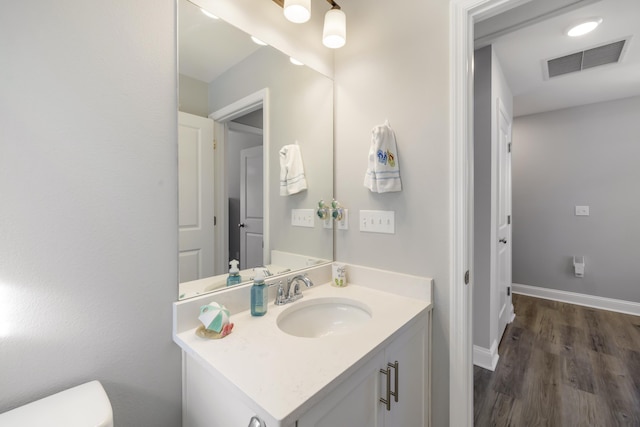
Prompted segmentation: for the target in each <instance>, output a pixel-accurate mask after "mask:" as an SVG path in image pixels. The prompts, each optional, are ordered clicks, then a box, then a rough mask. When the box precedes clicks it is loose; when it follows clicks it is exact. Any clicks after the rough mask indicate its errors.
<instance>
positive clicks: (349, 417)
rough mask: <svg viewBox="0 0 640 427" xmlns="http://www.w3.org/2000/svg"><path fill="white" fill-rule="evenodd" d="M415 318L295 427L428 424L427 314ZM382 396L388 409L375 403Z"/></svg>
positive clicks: (374, 426)
mask: <svg viewBox="0 0 640 427" xmlns="http://www.w3.org/2000/svg"><path fill="white" fill-rule="evenodd" d="M416 320H417V321H416V322H415V323H414V324H413V325H412V326H411V327H410V328H409V329H408V330H406V331H405V332H403V333H402V334H400V335H399V336H398V337H397V338H395V339H394V340H393V341H392V342H391V343H390V344H389V345H388V346H387V347H386V348H384V349H383V350H380V351H379V352H378V353H376V354H375V355H374V356H373V357H372V358H371V359H370V360H369V361H367V363H366V364H365V365H364V366H363V367H361V368H360V369H359V370H358V371H356V372H355V373H354V374H352V375H351V376H350V377H349V378H347V379H346V380H344V381H343V382H342V383H341V384H340V385H339V386H338V387H337V388H336V389H335V390H334V391H333V392H331V394H330V395H329V396H327V397H326V398H324V400H322V401H320V402H319V403H318V404H316V405H315V406H314V407H312V408H311V409H310V410H309V411H307V412H306V413H305V414H304V415H303V416H302V417H300V419H299V420H298V423H297V427H335V426H349V427H399V426H402V427H425V426H429V425H430V412H431V411H430V406H429V401H430V399H429V393H430V388H431V386H430V369H429V367H430V360H429V350H430V339H429V331H430V326H429V322H430V312H429V313H425V314H423V315H421V316H420V317H419V318H418V319H416ZM337 356H338V357H339V355H337ZM388 376H390V377H389V378H390V381H389V382H387V377H388ZM396 380H397V386H396ZM387 385H389V387H390V388H387ZM393 393H395V394H396V396H394V395H393ZM387 397H388V398H389V404H388V405H387V404H385V403H383V402H382V401H381V399H385V400H387ZM396 398H397V401H396Z"/></svg>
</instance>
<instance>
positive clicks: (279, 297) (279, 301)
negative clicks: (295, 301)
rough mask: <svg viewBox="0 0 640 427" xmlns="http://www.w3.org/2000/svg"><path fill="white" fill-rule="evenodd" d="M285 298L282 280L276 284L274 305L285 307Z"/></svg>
mask: <svg viewBox="0 0 640 427" xmlns="http://www.w3.org/2000/svg"><path fill="white" fill-rule="evenodd" d="M286 303H287V298H286V297H285V296H284V287H283V286H282V280H280V282H278V290H277V291H276V301H275V305H285V304H286Z"/></svg>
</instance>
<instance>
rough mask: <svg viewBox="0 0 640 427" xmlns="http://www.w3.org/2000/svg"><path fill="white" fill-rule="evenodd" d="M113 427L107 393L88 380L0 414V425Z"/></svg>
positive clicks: (95, 382) (2, 426)
mask: <svg viewBox="0 0 640 427" xmlns="http://www.w3.org/2000/svg"><path fill="white" fill-rule="evenodd" d="M10 426H11V427H13V426H21V427H22V426H24V427H31V426H34V427H35V426H47V427H113V411H112V410H111V403H110V402H109V397H108V396H107V393H105V391H104V388H102V384H100V382H99V381H91V382H88V383H85V384H82V385H79V386H77V387H73V388H70V389H68V390H64V391H61V392H60V393H56V394H53V395H51V396H48V397H45V398H43V399H40V400H36V401H35V402H31V403H28V404H26V405H24V406H20V407H18V408H15V409H12V410H11V411H8V412H5V413H4V414H0V427H10Z"/></svg>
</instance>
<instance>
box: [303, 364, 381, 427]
mask: <svg viewBox="0 0 640 427" xmlns="http://www.w3.org/2000/svg"><path fill="white" fill-rule="evenodd" d="M383 365H385V362H384V351H381V352H379V353H378V354H377V355H376V356H375V357H373V359H371V360H370V361H369V362H367V363H366V364H365V365H364V366H363V367H362V368H360V369H358V370H357V371H356V372H355V373H354V374H353V375H351V376H350V377H349V378H347V379H346V380H345V381H344V382H343V383H342V384H340V385H339V386H338V387H337V388H336V389H335V390H334V391H332V392H331V394H330V395H329V396H327V397H325V398H324V400H322V401H321V402H319V403H317V404H316V405H315V406H314V407H313V408H311V409H310V410H309V411H307V412H306V413H305V414H304V415H303V416H302V417H301V418H300V419H298V424H297V427H339V426H345V427H346V426H349V427H382V426H383V418H384V415H383V414H382V406H381V405H379V404H378V397H379V396H380V381H379V376H380V375H381V374H380V366H383Z"/></svg>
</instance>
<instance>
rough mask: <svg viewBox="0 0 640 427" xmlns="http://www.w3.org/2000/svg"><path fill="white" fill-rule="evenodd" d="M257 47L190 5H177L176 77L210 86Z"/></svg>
mask: <svg viewBox="0 0 640 427" xmlns="http://www.w3.org/2000/svg"><path fill="white" fill-rule="evenodd" d="M260 47H261V46H259V45H257V44H255V43H253V42H252V41H251V38H250V37H249V35H248V34H246V33H245V32H243V31H241V30H239V29H237V28H235V27H234V26H232V25H229V24H227V23H226V22H224V21H222V20H215V19H211V18H209V17H208V16H205V15H204V14H203V13H202V12H201V11H200V8H199V7H198V6H196V5H194V4H193V3H190V2H188V1H187V0H180V1H179V2H178V52H179V60H178V69H179V72H180V74H183V75H186V76H189V77H191V78H194V79H197V80H200V81H203V82H205V83H211V82H212V81H213V80H215V79H216V78H217V77H218V76H220V74H222V73H224V72H225V71H226V70H228V69H229V68H231V67H232V66H233V65H235V64H237V63H238V62H240V61H242V60H243V59H245V58H247V57H248V56H250V55H251V54H253V53H254V52H255V51H256V50H258V49H260Z"/></svg>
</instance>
